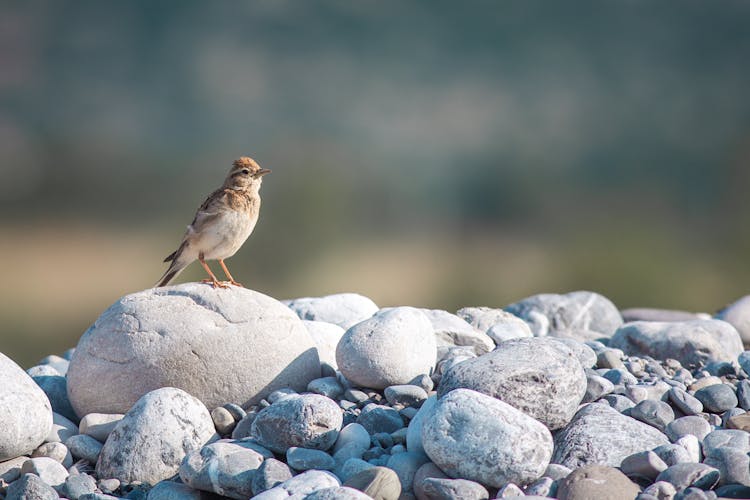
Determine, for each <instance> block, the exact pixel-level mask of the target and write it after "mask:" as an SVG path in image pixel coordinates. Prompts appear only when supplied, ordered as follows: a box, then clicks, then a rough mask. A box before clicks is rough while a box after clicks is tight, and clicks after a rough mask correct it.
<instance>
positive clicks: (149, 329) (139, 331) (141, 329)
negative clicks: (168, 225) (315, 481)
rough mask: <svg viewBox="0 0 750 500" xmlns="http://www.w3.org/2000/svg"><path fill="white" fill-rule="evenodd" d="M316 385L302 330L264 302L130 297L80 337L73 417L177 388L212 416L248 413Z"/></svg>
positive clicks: (233, 290) (203, 289) (243, 292)
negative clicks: (279, 394)
mask: <svg viewBox="0 0 750 500" xmlns="http://www.w3.org/2000/svg"><path fill="white" fill-rule="evenodd" d="M318 377H320V361H319V359H318V354H317V350H316V349H315V345H314V343H313V341H312V339H311V338H310V335H309V333H308V332H307V329H306V328H305V326H304V325H303V324H302V322H301V321H300V320H299V318H297V317H296V316H295V315H294V313H293V312H292V311H290V310H289V308H287V307H285V306H284V305H283V304H282V303H280V302H278V301H277V300H274V299H272V298H271V297H268V296H266V295H263V294H262V293H259V292H255V291H252V290H248V289H245V288H240V287H229V288H227V289H220V288H216V289H215V288H213V287H211V286H210V285H207V284H199V283H187V284H183V285H177V286H170V287H163V288H153V289H150V290H145V291H142V292H138V293H134V294H132V295H127V296H125V297H123V298H121V299H120V300H118V301H117V302H116V303H115V304H113V305H112V306H111V307H110V308H109V309H107V310H106V311H105V312H104V313H103V314H102V315H101V316H100V317H99V319H98V320H96V323H94V325H93V326H91V327H90V328H89V329H88V330H87V331H86V333H85V334H84V335H83V337H81V340H80V341H79V343H78V347H77V348H76V350H75V354H74V355H73V359H72V360H71V362H70V368H69V370H68V394H69V396H70V402H71V403H72V405H73V408H74V409H75V411H76V413H77V414H78V415H79V416H83V415H86V414H89V413H125V412H127V411H128V410H129V409H130V407H131V406H132V405H133V404H134V403H135V402H136V401H137V400H138V398H140V397H141V396H142V395H144V394H146V393H147V392H149V391H152V390H154V389H158V388H159V387H178V388H180V389H183V390H185V391H186V392H188V393H189V394H191V395H193V396H195V397H197V398H198V399H200V400H201V401H203V403H204V404H205V405H206V406H208V407H209V408H215V407H216V406H221V405H223V404H225V403H228V402H232V403H238V404H242V405H245V404H253V403H255V402H257V401H259V400H260V399H262V398H263V397H265V396H266V395H268V394H269V393H270V392H272V391H274V390H276V389H280V388H282V387H291V388H293V389H295V390H298V391H301V390H304V389H305V388H306V387H307V384H308V383H309V382H310V381H311V380H313V379H315V378H318Z"/></svg>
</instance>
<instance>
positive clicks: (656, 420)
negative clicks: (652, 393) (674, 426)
mask: <svg viewBox="0 0 750 500" xmlns="http://www.w3.org/2000/svg"><path fill="white" fill-rule="evenodd" d="M630 416H631V417H633V418H634V419H636V420H640V421H641V422H643V423H646V424H648V425H650V426H652V427H655V428H657V429H659V430H660V431H661V432H664V430H665V429H666V427H667V424H669V423H670V422H672V421H673V420H674V411H673V410H672V407H671V406H669V405H668V404H667V403H665V402H664V401H654V400H653V399H646V400H644V401H641V402H640V403H638V404H637V405H635V406H634V407H633V408H631V409H630Z"/></svg>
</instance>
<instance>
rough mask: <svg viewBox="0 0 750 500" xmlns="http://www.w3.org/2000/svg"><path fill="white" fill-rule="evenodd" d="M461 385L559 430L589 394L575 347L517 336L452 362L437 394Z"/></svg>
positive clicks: (440, 395)
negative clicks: (573, 351) (471, 356)
mask: <svg viewBox="0 0 750 500" xmlns="http://www.w3.org/2000/svg"><path fill="white" fill-rule="evenodd" d="M457 388H465V389H472V390H474V391H478V392H481V393H483V394H486V395H488V396H492V397H494V398H497V399H499V400H501V401H504V402H505V403H508V404H509V405H511V406H513V407H515V408H517V409H519V410H521V411H522V412H524V413H526V414H527V415H529V416H531V417H533V418H535V419H537V420H539V421H540V422H542V423H543V424H545V425H546V426H547V427H548V428H549V429H551V430H555V429H559V428H561V427H563V426H565V425H566V424H567V423H568V422H569V421H570V419H571V418H572V417H573V414H574V413H575V412H576V410H577V408H578V404H579V403H580V402H581V400H582V399H583V396H584V394H585V393H586V375H585V373H584V370H583V367H582V366H581V364H580V362H579V361H578V359H577V358H576V357H575V356H574V354H573V353H572V351H570V350H569V349H567V348H566V347H565V346H563V345H562V344H560V343H559V342H556V341H554V340H551V339H547V338H538V337H534V338H525V339H514V340H509V341H507V342H503V343H502V344H500V345H499V346H498V347H497V349H495V350H494V351H492V352H491V353H488V354H485V355H484V356H481V357H479V358H476V359H471V360H468V361H464V362H463V363H460V364H457V365H454V366H453V367H451V368H450V369H449V370H448V372H447V373H445V374H444V375H443V378H442V380H441V381H440V385H439V386H438V397H440V398H442V397H443V396H444V395H445V394H447V393H449V392H450V391H452V390H454V389H457Z"/></svg>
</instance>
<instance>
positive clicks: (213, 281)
mask: <svg viewBox="0 0 750 500" xmlns="http://www.w3.org/2000/svg"><path fill="white" fill-rule="evenodd" d="M198 261H199V262H200V263H201V266H203V269H205V270H206V272H207V273H208V275H209V276H211V279H205V280H201V283H211V285H212V286H213V287H214V288H216V287H217V286H218V287H219V288H226V287H227V284H226V283H222V282H221V281H219V280H218V279H216V275H215V274H214V273H213V272H211V268H210V267H208V264H206V261H205V260H204V258H203V253H201V254H199V255H198Z"/></svg>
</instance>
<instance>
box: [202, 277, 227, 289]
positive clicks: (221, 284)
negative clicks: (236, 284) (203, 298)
mask: <svg viewBox="0 0 750 500" xmlns="http://www.w3.org/2000/svg"><path fill="white" fill-rule="evenodd" d="M201 283H208V284H210V285H211V286H212V287H214V288H217V287H218V288H229V284H230V283H229V281H219V280H214V279H210V278H206V279H204V280H201Z"/></svg>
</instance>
